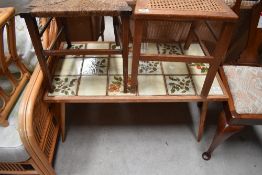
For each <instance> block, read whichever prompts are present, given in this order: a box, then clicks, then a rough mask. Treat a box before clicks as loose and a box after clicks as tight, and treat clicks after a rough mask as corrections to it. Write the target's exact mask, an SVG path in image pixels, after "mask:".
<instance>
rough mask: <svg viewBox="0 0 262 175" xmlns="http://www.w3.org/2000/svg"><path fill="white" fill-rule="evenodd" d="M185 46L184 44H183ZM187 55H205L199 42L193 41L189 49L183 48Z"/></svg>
mask: <svg viewBox="0 0 262 175" xmlns="http://www.w3.org/2000/svg"><path fill="white" fill-rule="evenodd" d="M182 48H184V44H182ZM183 51H184V54H185V55H195V56H205V54H204V52H203V51H202V49H201V47H200V45H199V44H196V43H193V44H191V45H190V47H189V48H188V49H187V50H183Z"/></svg>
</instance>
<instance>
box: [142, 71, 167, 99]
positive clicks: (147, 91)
mask: <svg viewBox="0 0 262 175" xmlns="http://www.w3.org/2000/svg"><path fill="white" fill-rule="evenodd" d="M138 93H139V95H141V96H147V95H150V96H151V95H166V89H165V83H164V78H163V76H162V75H139V76H138Z"/></svg>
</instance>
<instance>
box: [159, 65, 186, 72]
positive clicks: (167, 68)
mask: <svg viewBox="0 0 262 175" xmlns="http://www.w3.org/2000/svg"><path fill="white" fill-rule="evenodd" d="M162 65H163V70H164V74H188V70H187V66H186V63H181V62H162Z"/></svg>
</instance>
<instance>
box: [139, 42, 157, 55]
mask: <svg viewBox="0 0 262 175" xmlns="http://www.w3.org/2000/svg"><path fill="white" fill-rule="evenodd" d="M141 53H146V54H158V50H157V45H156V43H142V44H141Z"/></svg>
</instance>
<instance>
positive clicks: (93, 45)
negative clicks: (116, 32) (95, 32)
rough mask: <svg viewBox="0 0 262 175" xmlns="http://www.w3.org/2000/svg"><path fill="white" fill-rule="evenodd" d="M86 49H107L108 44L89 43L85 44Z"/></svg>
mask: <svg viewBox="0 0 262 175" xmlns="http://www.w3.org/2000/svg"><path fill="white" fill-rule="evenodd" d="M87 49H109V43H104V42H90V43H87Z"/></svg>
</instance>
